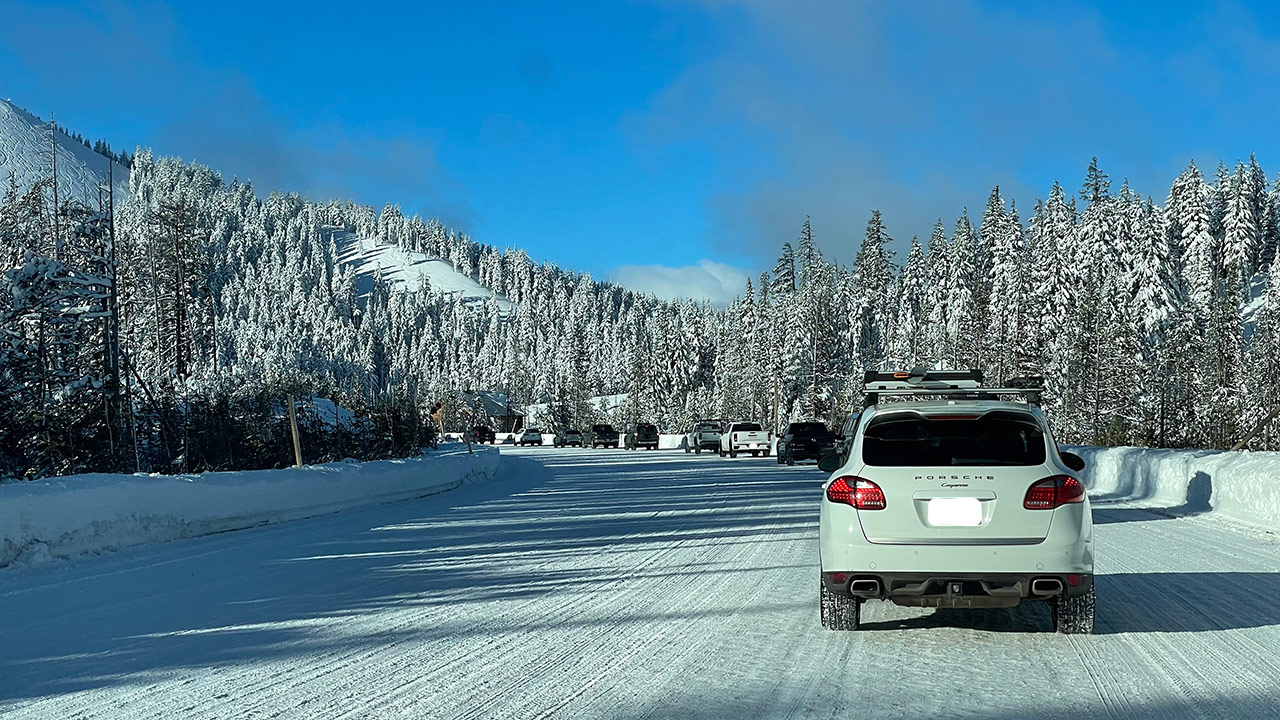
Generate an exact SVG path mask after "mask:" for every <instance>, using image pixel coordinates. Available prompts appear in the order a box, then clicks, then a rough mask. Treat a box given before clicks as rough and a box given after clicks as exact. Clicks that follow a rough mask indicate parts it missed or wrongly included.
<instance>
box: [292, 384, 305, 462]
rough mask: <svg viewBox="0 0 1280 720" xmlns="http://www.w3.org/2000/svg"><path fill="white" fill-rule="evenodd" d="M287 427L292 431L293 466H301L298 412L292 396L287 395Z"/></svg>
mask: <svg viewBox="0 0 1280 720" xmlns="http://www.w3.org/2000/svg"><path fill="white" fill-rule="evenodd" d="M289 429H290V430H292V431H293V466H294V467H302V449H301V447H299V445H298V414H297V412H296V411H295V410H294V409H293V396H292V395H290V396H289Z"/></svg>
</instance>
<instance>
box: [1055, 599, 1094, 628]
mask: <svg viewBox="0 0 1280 720" xmlns="http://www.w3.org/2000/svg"><path fill="white" fill-rule="evenodd" d="M1094 600H1095V595H1094V589H1093V588H1089V592H1087V593H1085V594H1083V595H1074V596H1072V595H1060V596H1058V597H1057V598H1055V599H1053V600H1051V601H1050V603H1049V604H1050V606H1051V607H1052V610H1053V629H1054V631H1055V632H1059V633H1062V634H1063V635H1090V634H1092V633H1093V615H1094V612H1093V611H1094Z"/></svg>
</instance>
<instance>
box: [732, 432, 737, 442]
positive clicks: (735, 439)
mask: <svg viewBox="0 0 1280 720" xmlns="http://www.w3.org/2000/svg"><path fill="white" fill-rule="evenodd" d="M733 441H734V442H738V433H734V434H733Z"/></svg>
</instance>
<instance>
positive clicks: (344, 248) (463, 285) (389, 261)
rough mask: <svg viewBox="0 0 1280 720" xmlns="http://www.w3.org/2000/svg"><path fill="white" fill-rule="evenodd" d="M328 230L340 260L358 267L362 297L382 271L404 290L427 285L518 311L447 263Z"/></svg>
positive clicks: (472, 299) (350, 234) (505, 310)
mask: <svg viewBox="0 0 1280 720" xmlns="http://www.w3.org/2000/svg"><path fill="white" fill-rule="evenodd" d="M325 231H326V233H328V234H329V235H330V236H331V237H332V238H333V242H334V244H335V245H336V246H337V248H338V257H339V260H340V261H341V262H342V263H343V264H344V265H354V266H355V268H356V274H357V284H358V287H359V290H360V294H361V295H367V294H368V293H369V291H370V290H371V289H372V287H373V279H374V277H375V276H376V275H377V274H378V272H379V271H381V272H382V277H383V278H384V279H386V280H387V281H388V282H390V283H391V284H392V285H393V286H395V287H397V288H399V289H402V290H417V289H418V288H420V287H422V284H423V282H426V283H427V286H428V287H430V288H431V291H432V292H436V293H442V294H445V295H455V296H458V297H460V298H462V299H463V300H464V301H468V302H477V303H480V302H484V301H486V300H489V299H491V298H492V299H494V300H495V302H496V303H497V304H498V309H499V311H500V312H502V313H503V314H509V313H511V312H512V311H513V310H514V309H515V303H513V302H511V301H510V300H508V299H507V298H505V297H503V296H502V295H499V294H498V293H496V292H494V291H493V290H491V289H489V288H487V287H485V286H483V285H481V284H480V283H478V282H476V281H475V280H472V279H471V278H470V277H468V276H466V275H464V274H463V273H460V272H458V270H457V269H455V268H454V267H453V264H452V263H450V262H448V261H447V260H441V259H440V258H435V257H431V256H428V255H424V254H422V253H418V252H412V251H410V250H405V249H403V248H400V247H397V246H395V245H386V244H383V243H379V242H377V241H376V240H372V239H370V238H362V237H359V236H357V235H356V234H355V233H352V232H350V231H348V230H343V229H341V228H336V227H329V228H326V229H325Z"/></svg>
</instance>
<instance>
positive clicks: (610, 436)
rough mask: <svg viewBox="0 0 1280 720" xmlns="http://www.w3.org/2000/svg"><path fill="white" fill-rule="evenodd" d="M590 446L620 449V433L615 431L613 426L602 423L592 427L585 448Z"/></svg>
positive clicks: (584, 443)
mask: <svg viewBox="0 0 1280 720" xmlns="http://www.w3.org/2000/svg"><path fill="white" fill-rule="evenodd" d="M587 445H590V446H591V447H593V448H598V447H612V448H616V447H618V431H617V430H614V429H613V426H612V425H608V424H605V423H601V424H599V425H592V426H591V432H589V433H587V439H586V441H585V442H583V446H584V447H585V446H587Z"/></svg>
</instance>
